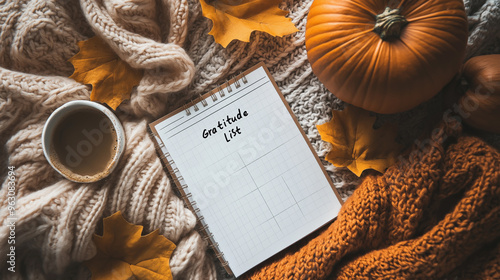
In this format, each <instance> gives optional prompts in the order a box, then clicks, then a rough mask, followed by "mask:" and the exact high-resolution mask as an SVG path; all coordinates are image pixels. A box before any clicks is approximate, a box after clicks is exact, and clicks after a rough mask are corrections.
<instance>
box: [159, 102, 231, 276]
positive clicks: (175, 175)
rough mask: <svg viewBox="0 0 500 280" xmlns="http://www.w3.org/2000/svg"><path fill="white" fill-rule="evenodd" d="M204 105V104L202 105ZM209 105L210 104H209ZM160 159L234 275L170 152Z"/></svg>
mask: <svg viewBox="0 0 500 280" xmlns="http://www.w3.org/2000/svg"><path fill="white" fill-rule="evenodd" d="M202 104H203V103H202ZM207 105H208V104H207ZM160 143H161V144H160ZM157 147H164V145H163V143H162V141H158V145H157ZM160 150H161V149H160ZM160 154H161V155H160V158H161V159H162V160H163V162H165V163H168V166H169V169H170V172H171V173H172V174H173V176H172V179H173V181H174V182H175V184H176V185H177V186H178V187H179V189H180V191H179V192H180V194H181V197H182V198H183V200H184V201H185V202H186V204H188V205H189V206H190V208H191V209H192V210H193V212H194V214H195V216H196V217H197V219H198V226H197V227H198V230H199V232H200V233H201V235H202V239H203V240H205V241H206V242H208V243H209V247H210V248H212V249H213V250H214V252H215V256H216V257H217V258H218V259H219V260H220V262H221V264H222V266H223V267H224V268H225V269H226V270H227V271H228V272H229V273H232V271H231V269H230V268H229V263H228V261H227V260H226V259H225V258H224V253H222V252H221V250H220V249H219V243H217V242H215V240H214V235H213V233H212V232H210V228H209V226H208V224H207V223H206V222H205V217H204V216H203V215H202V213H201V210H200V208H198V206H197V204H196V201H194V200H193V194H192V193H190V192H189V189H188V186H187V184H186V183H185V182H184V177H182V175H181V174H180V171H179V168H177V167H176V166H175V162H174V160H173V159H172V157H171V155H170V153H169V152H168V151H162V152H161V153H160Z"/></svg>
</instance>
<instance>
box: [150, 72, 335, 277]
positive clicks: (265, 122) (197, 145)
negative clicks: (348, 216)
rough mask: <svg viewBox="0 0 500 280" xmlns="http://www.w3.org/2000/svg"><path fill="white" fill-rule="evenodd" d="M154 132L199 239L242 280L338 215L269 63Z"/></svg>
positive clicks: (197, 102)
mask: <svg viewBox="0 0 500 280" xmlns="http://www.w3.org/2000/svg"><path fill="white" fill-rule="evenodd" d="M150 129H151V132H152V135H153V137H154V140H155V142H156V148H157V150H158V153H159V155H160V157H161V158H162V160H163V162H164V163H165V165H166V167H167V169H168V171H169V173H170V174H171V176H172V179H173V180H174V182H175V183H176V185H177V187H178V190H179V192H180V194H181V195H182V197H183V198H184V200H185V202H186V204H187V206H188V207H189V208H190V209H191V210H192V211H193V212H194V213H195V214H196V216H197V218H198V225H199V230H200V232H201V233H202V234H203V236H204V238H205V239H206V240H207V241H209V243H210V244H211V247H212V248H213V249H214V250H215V252H216V255H217V257H218V258H219V259H220V261H221V263H222V264H223V266H224V267H225V268H226V270H227V271H228V272H229V273H231V274H234V275H235V276H236V277H237V276H240V275H241V274H243V273H244V272H246V271H248V270H250V269H251V268H253V267H255V266H256V265H258V264H259V263H261V262H263V261H264V260H266V259H268V258H269V257H271V256H273V255H274V254H276V253H278V252H280V251H281V250H283V249H285V248H286V247H288V246H290V245H291V244H293V243H295V242H297V241H298V240H300V239H302V238H304V237H305V236H307V235H308V234H310V233H312V232H313V231H315V230H317V229H318V228H320V227H321V226H323V225H325V224H326V223H328V222H329V221H331V220H332V219H334V218H335V217H336V216H337V214H338V211H339V209H340V207H341V200H340V198H339V195H338V193H337V192H336V190H335V188H334V187H333V184H332V183H331V180H330V178H329V177H328V175H327V173H326V171H325V169H324V167H323V165H322V164H321V162H320V160H319V158H318V156H317V155H316V153H315V151H314V149H313V148H312V146H311V144H310V143H309V141H308V139H307V137H306V135H305V133H304V132H303V131H302V129H301V128H300V126H299V123H298V121H297V119H296V118H295V116H294V115H293V113H292V111H291V109H290V107H289V106H288V104H287V102H286V101H285V99H284V97H283V95H282V94H281V92H280V91H279V88H278V86H277V85H276V83H275V81H274V80H273V78H272V76H271V75H270V74H269V71H268V69H267V68H266V67H265V66H264V64H263V63H260V64H258V65H256V66H254V67H252V68H251V69H249V70H247V71H245V72H244V73H242V74H241V75H239V76H237V77H235V78H234V79H231V80H229V81H228V82H227V83H226V84H224V85H222V86H220V87H218V88H216V89H214V90H213V91H211V92H209V93H207V94H205V95H203V96H201V97H200V98H198V99H196V100H194V101H193V102H191V103H189V104H187V105H186V106H184V107H182V108H179V109H178V110H176V111H174V112H172V113H171V114H168V115H167V116H165V117H163V118H161V119H159V120H157V121H155V122H153V123H151V124H150Z"/></svg>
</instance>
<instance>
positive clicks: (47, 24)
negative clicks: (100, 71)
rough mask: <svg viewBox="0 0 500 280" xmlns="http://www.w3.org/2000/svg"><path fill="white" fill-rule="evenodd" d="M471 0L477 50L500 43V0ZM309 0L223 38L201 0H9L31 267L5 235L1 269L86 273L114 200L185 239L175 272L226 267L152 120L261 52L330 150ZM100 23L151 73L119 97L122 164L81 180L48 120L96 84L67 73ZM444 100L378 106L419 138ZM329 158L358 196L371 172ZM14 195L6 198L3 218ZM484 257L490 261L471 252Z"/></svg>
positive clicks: (0, 23)
mask: <svg viewBox="0 0 500 280" xmlns="http://www.w3.org/2000/svg"><path fill="white" fill-rule="evenodd" d="M464 2H465V7H466V11H467V14H468V15H469V21H470V23H471V24H470V38H469V43H468V49H467V55H468V57H470V56H475V55H480V54H483V53H499V52H500V43H499V40H498V39H497V38H496V37H495V36H493V35H492V34H498V28H499V26H500V25H499V24H498V22H500V9H499V7H500V4H499V3H500V2H498V1H496V0H488V1H486V0H465V1H464ZM311 3H312V0H284V1H283V2H282V4H281V7H282V8H283V9H285V10H287V11H289V12H290V13H289V15H288V16H289V17H290V18H291V19H292V21H293V22H294V24H295V25H296V26H297V28H298V29H299V30H300V31H299V32H297V33H295V34H292V35H290V36H285V37H283V38H278V37H272V36H270V35H268V34H265V33H262V32H254V33H252V36H251V40H250V42H249V43H244V42H238V41H233V42H232V43H231V44H229V45H228V47H227V48H225V49H224V48H222V47H221V46H220V45H219V44H217V43H215V42H214V40H213V37H212V36H211V35H208V32H209V31H210V29H211V26H212V23H211V21H210V20H208V19H206V18H204V17H203V16H202V14H201V8H200V5H199V1H198V0H187V1H186V0H81V1H78V0H29V1H28V0H7V1H3V2H2V1H0V144H1V147H2V149H0V159H1V161H0V177H1V178H3V176H6V175H7V166H8V165H13V166H15V167H16V178H17V180H18V181H17V187H16V191H17V194H16V195H17V204H16V209H17V214H18V215H19V216H18V220H17V222H16V234H17V235H16V250H17V251H16V254H17V255H16V257H17V258H16V264H17V268H18V269H19V271H23V273H15V274H14V273H10V272H7V271H6V270H5V269H4V268H6V262H5V258H6V253H7V251H6V250H7V248H8V247H7V246H4V245H2V246H0V268H1V269H2V270H1V272H0V279H58V278H59V279H87V278H88V272H87V271H86V270H85V269H84V268H82V266H81V265H80V263H79V262H81V261H83V260H86V259H89V258H91V257H92V256H93V254H94V252H95V248H94V247H93V244H92V241H91V237H92V234H93V233H94V232H95V229H96V228H98V225H99V223H100V221H101V219H102V218H103V217H105V216H108V215H110V214H112V213H114V212H115V211H117V210H121V211H122V213H123V214H124V216H125V217H126V218H127V219H128V220H129V221H130V222H133V223H136V224H141V225H143V226H144V230H145V232H150V231H152V230H154V229H156V228H159V229H160V233H161V234H163V235H165V236H166V237H167V238H169V239H170V240H172V241H173V242H174V243H176V245H177V249H176V250H175V251H174V254H173V256H172V259H171V262H170V265H171V268H172V272H173V275H174V278H175V279H214V278H216V273H215V268H214V267H218V268H219V271H220V270H221V267H220V265H219V263H218V262H217V261H216V260H215V261H214V258H213V257H211V255H210V251H208V252H207V251H206V249H207V246H206V244H205V243H204V242H203V240H202V239H201V238H200V235H199V234H198V233H197V232H196V231H195V230H194V226H195V217H194V215H193V214H192V213H191V212H190V211H188V210H187V208H185V206H184V205H183V203H182V201H181V200H180V199H179V198H178V197H177V196H176V194H175V193H174V191H173V183H172V182H170V181H169V179H168V177H167V175H166V174H165V172H164V171H163V170H162V168H161V164H160V161H159V160H158V158H157V156H156V154H155V151H154V149H153V144H152V142H151V139H150V138H149V137H148V136H147V131H146V125H147V123H148V122H151V121H153V120H155V119H156V118H158V117H160V116H162V115H164V114H166V113H168V112H170V111H172V110H173V109H176V108H177V107H179V106H181V105H183V104H184V103H185V102H186V101H188V100H190V99H192V98H193V97H197V96H198V95H199V94H203V93H206V92H208V91H209V90H211V89H213V88H215V87H216V86H218V85H220V84H222V83H224V82H225V81H227V80H228V79H229V78H230V77H232V76H233V75H236V74H238V73H239V72H241V71H243V70H245V69H247V68H248V67H250V66H253V65H254V64H255V63H257V62H260V61H264V62H265V63H266V66H267V67H268V68H269V70H270V72H271V74H272V75H273V77H274V78H275V80H276V81H277V83H278V85H279V87H280V89H281V91H282V92H283V94H284V95H285V98H286V100H287V102H288V103H289V104H290V106H291V108H292V110H293V112H294V114H295V115H296V116H297V118H298V120H299V122H300V124H301V126H302V128H303V129H304V131H305V133H306V134H307V136H308V138H309V139H310V140H311V142H312V145H313V147H314V148H315V150H316V151H317V152H318V153H319V154H320V155H325V154H326V152H327V151H328V149H329V146H328V145H327V144H325V143H324V142H322V141H321V140H320V136H319V134H318V132H317V130H316V127H315V125H316V124H318V123H322V122H325V121H327V120H328V119H330V117H331V110H332V109H340V108H341V107H342V102H341V101H340V100H338V99H336V98H335V96H334V95H333V94H331V93H329V92H328V91H327V90H326V89H325V87H324V86H323V85H322V84H321V83H320V82H319V80H318V79H317V78H316V77H315V76H314V74H313V73H312V71H311V68H310V65H309V63H308V61H307V54H306V50H305V44H304V40H305V39H304V32H305V24H306V21H307V13H308V9H309V6H310V5H311ZM94 35H98V36H100V37H101V38H103V39H104V40H105V41H106V42H107V43H108V44H109V45H110V46H111V48H112V49H113V50H114V51H115V52H116V53H117V54H118V55H119V56H120V57H121V58H122V59H123V60H125V61H127V62H128V63H129V64H131V65H132V66H133V67H136V68H140V69H143V70H144V72H145V75H144V78H143V79H142V81H141V82H140V84H139V86H138V87H137V88H136V89H134V90H133V92H132V95H131V99H130V100H129V101H125V102H124V103H123V104H122V105H120V107H119V108H118V110H117V115H118V117H119V118H120V120H121V121H122V123H123V125H124V128H125V130H126V141H127V144H126V150H125V153H124V155H123V157H122V159H121V160H120V163H119V165H118V168H117V169H116V171H115V172H113V174H112V175H111V176H110V177H108V178H107V179H105V180H103V181H101V182H98V183H94V184H76V183H71V182H68V181H67V180H65V179H64V178H62V177H61V176H59V175H58V174H57V173H56V172H55V171H54V170H53V169H52V168H51V167H50V165H49V164H48V163H47V161H46V160H45V158H44V156H43V153H42V149H41V133H42V128H43V125H44V123H45V121H46V120H47V118H48V116H49V115H50V113H51V112H53V111H54V110H55V109H56V108H58V107H59V106H61V105H62V104H64V103H66V102H68V101H70V100H77V99H85V100H88V99H89V95H90V86H86V85H82V84H79V83H76V82H75V81H73V80H71V79H68V78H66V77H68V76H70V75H71V73H72V71H73V67H72V66H71V64H70V63H68V62H67V60H68V59H69V58H70V57H72V56H73V55H74V54H76V53H77V52H78V45H77V42H78V41H81V40H85V39H87V38H89V37H92V36H94ZM436 104H437V106H436ZM437 107H439V99H433V100H431V101H429V102H427V103H426V104H423V105H422V106H419V107H418V108H416V109H414V110H411V111H409V112H405V113H402V114H397V115H391V116H378V120H377V123H378V124H382V123H383V122H385V121H389V120H395V121H396V122H397V123H398V125H399V128H400V131H399V134H400V137H401V139H402V141H403V142H404V141H406V142H411V141H413V139H414V138H415V137H416V136H417V135H418V134H419V133H420V132H421V131H422V130H423V129H425V128H426V127H427V126H429V125H432V123H429V122H427V121H426V120H427V119H426V118H427V116H428V115H429V112H432V111H433V110H435V109H436V108H437ZM324 163H325V165H326V168H327V170H328V171H329V175H330V176H331V178H332V180H333V181H334V184H335V185H336V186H337V187H338V188H339V191H340V192H341V194H342V197H343V198H344V199H346V198H347V197H349V196H350V194H351V193H352V191H353V189H354V188H355V187H356V186H357V185H358V184H359V182H360V180H359V179H358V178H357V177H356V176H355V175H353V174H352V173H351V172H350V171H349V170H347V169H345V168H336V167H334V166H333V165H331V164H329V163H327V162H324ZM2 170H3V171H2ZM7 183H8V180H3V182H2V189H1V190H0V197H5V196H6V193H7V190H6V185H7ZM6 202H7V201H6V200H5V199H2V200H0V224H2V225H4V224H5V222H6V216H7V211H6V210H7V209H6V207H5V206H6ZM8 234H9V231H8V228H7V227H5V226H3V227H1V228H0V244H7V238H8ZM476 262H479V263H483V262H481V261H480V260H477V259H474V260H472V259H471V260H469V261H467V263H470V264H471V265H472V263H476ZM310 265H314V264H309V263H308V264H306V266H310ZM219 276H222V277H223V276H224V275H223V274H221V275H219Z"/></svg>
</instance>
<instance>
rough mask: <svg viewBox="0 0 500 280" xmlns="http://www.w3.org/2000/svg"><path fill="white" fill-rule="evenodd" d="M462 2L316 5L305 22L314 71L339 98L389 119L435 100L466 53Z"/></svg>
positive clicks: (360, 0)
mask: <svg viewBox="0 0 500 280" xmlns="http://www.w3.org/2000/svg"><path fill="white" fill-rule="evenodd" d="M466 43H467V18H466V15H465V11H464V4H463V2H462V0H390V1H389V0H315V1H314V2H313V4H312V5H311V8H310V11H309V15H308V18H307V25H306V48H307V55H308V59H309V61H310V63H311V67H312V70H313V72H314V73H315V74H316V75H317V76H318V78H319V80H320V81H321V82H322V83H323V84H325V86H326V87H327V88H328V90H330V91H331V92H332V93H333V94H335V96H337V97H338V98H340V99H341V100H343V101H345V102H347V103H350V104H353V105H355V106H358V107H361V108H363V109H366V110H369V111H373V112H377V113H382V114H390V113H397V112H402V111H406V110H409V109H411V108H413V107H415V106H417V105H418V104H420V103H422V102H424V101H426V100H428V99H430V98H431V97H433V96H434V95H436V94H437V93H438V92H439V91H440V90H441V89H442V88H443V87H444V86H445V85H446V83H448V82H449V81H450V80H451V79H452V78H453V76H454V75H455V74H456V73H457V72H458V70H459V68H460V66H461V65H462V61H463V59H464V55H465V46H466Z"/></svg>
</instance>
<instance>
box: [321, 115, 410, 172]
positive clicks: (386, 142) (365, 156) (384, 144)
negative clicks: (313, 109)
mask: <svg viewBox="0 0 500 280" xmlns="http://www.w3.org/2000/svg"><path fill="white" fill-rule="evenodd" d="M332 115H333V118H332V119H331V120H330V121H329V122H327V123H325V124H322V125H317V126H316V127H317V128H318V131H319V134H320V135H321V139H323V141H327V142H330V143H331V144H332V149H331V150H330V152H328V154H327V155H326V157H325V159H326V160H327V161H329V162H331V163H333V164H334V165H335V166H338V167H347V168H349V170H351V171H352V172H353V173H354V174H356V175H357V176H358V177H359V176H361V173H362V172H363V171H364V170H366V169H374V170H377V171H379V172H382V173H383V172H384V171H385V169H386V168H387V167H389V166H390V165H392V164H394V163H395V162H396V157H397V155H398V154H399V153H400V152H401V145H400V144H398V143H397V142H396V141H395V138H396V136H397V129H396V126H394V125H391V124H386V125H384V126H382V127H381V128H379V129H373V124H374V123H375V119H376V117H375V116H370V113H369V112H368V111H366V110H363V109H361V108H357V107H354V106H347V107H346V108H345V109H344V110H343V111H335V110H333V111H332Z"/></svg>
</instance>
